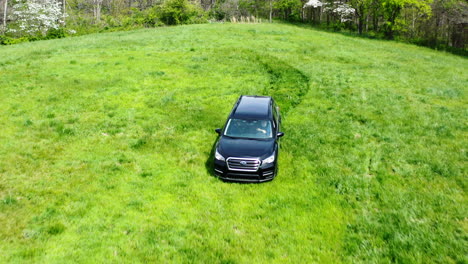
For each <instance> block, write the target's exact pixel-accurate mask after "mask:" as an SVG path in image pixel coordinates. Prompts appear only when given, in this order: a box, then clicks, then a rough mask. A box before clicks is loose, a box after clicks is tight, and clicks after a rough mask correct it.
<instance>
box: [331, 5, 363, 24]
mask: <svg viewBox="0 0 468 264" xmlns="http://www.w3.org/2000/svg"><path fill="white" fill-rule="evenodd" d="M324 6H325V8H324V9H323V11H324V12H328V13H331V14H335V15H337V16H338V17H339V18H340V21H341V22H342V23H343V22H347V21H352V20H353V16H354V14H355V12H356V10H355V9H354V8H352V7H351V6H350V5H348V4H346V3H343V2H341V1H335V2H327V3H325V4H324Z"/></svg>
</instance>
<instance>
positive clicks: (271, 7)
mask: <svg viewBox="0 0 468 264" xmlns="http://www.w3.org/2000/svg"><path fill="white" fill-rule="evenodd" d="M272 15H273V0H270V23H271V16H272Z"/></svg>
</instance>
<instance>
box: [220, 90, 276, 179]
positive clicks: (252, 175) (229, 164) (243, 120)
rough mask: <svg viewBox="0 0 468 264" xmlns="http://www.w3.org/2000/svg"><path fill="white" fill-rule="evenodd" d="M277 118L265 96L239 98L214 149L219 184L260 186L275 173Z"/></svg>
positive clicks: (274, 107)
mask: <svg viewBox="0 0 468 264" xmlns="http://www.w3.org/2000/svg"><path fill="white" fill-rule="evenodd" d="M280 127H281V117H280V114H279V108H278V107H277V106H276V104H275V101H274V100H273V98H271V97H267V96H245V95H243V96H241V97H239V100H237V102H236V104H235V105H234V108H233V109H232V111H231V114H230V115H229V118H228V120H227V122H226V124H225V125H224V128H223V129H220V128H218V129H216V132H217V133H218V134H219V138H218V141H217V142H216V144H215V149H214V153H215V155H214V172H215V174H216V175H217V176H219V177H220V178H221V179H223V180H227V181H239V182H264V181H269V180H272V179H273V178H274V177H275V175H276V172H277V160H278V149H279V146H278V143H279V142H278V141H279V138H280V137H282V136H283V135H284V134H283V133H282V132H280Z"/></svg>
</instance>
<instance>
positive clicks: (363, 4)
mask: <svg viewBox="0 0 468 264" xmlns="http://www.w3.org/2000/svg"><path fill="white" fill-rule="evenodd" d="M370 4H371V3H370V0H351V1H349V5H350V6H351V7H353V8H354V10H355V13H354V14H355V16H356V18H357V24H358V33H359V34H362V31H363V28H364V23H365V21H366V20H367V16H368V13H369V6H370Z"/></svg>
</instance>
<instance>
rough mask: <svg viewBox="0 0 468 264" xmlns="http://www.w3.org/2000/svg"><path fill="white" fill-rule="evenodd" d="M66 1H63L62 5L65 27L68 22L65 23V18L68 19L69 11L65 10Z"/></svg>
mask: <svg viewBox="0 0 468 264" xmlns="http://www.w3.org/2000/svg"><path fill="white" fill-rule="evenodd" d="M66 3H67V2H66V0H63V1H62V4H63V25H64V26H65V24H66V22H65V18H66V17H67V10H66V9H65V5H66Z"/></svg>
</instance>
